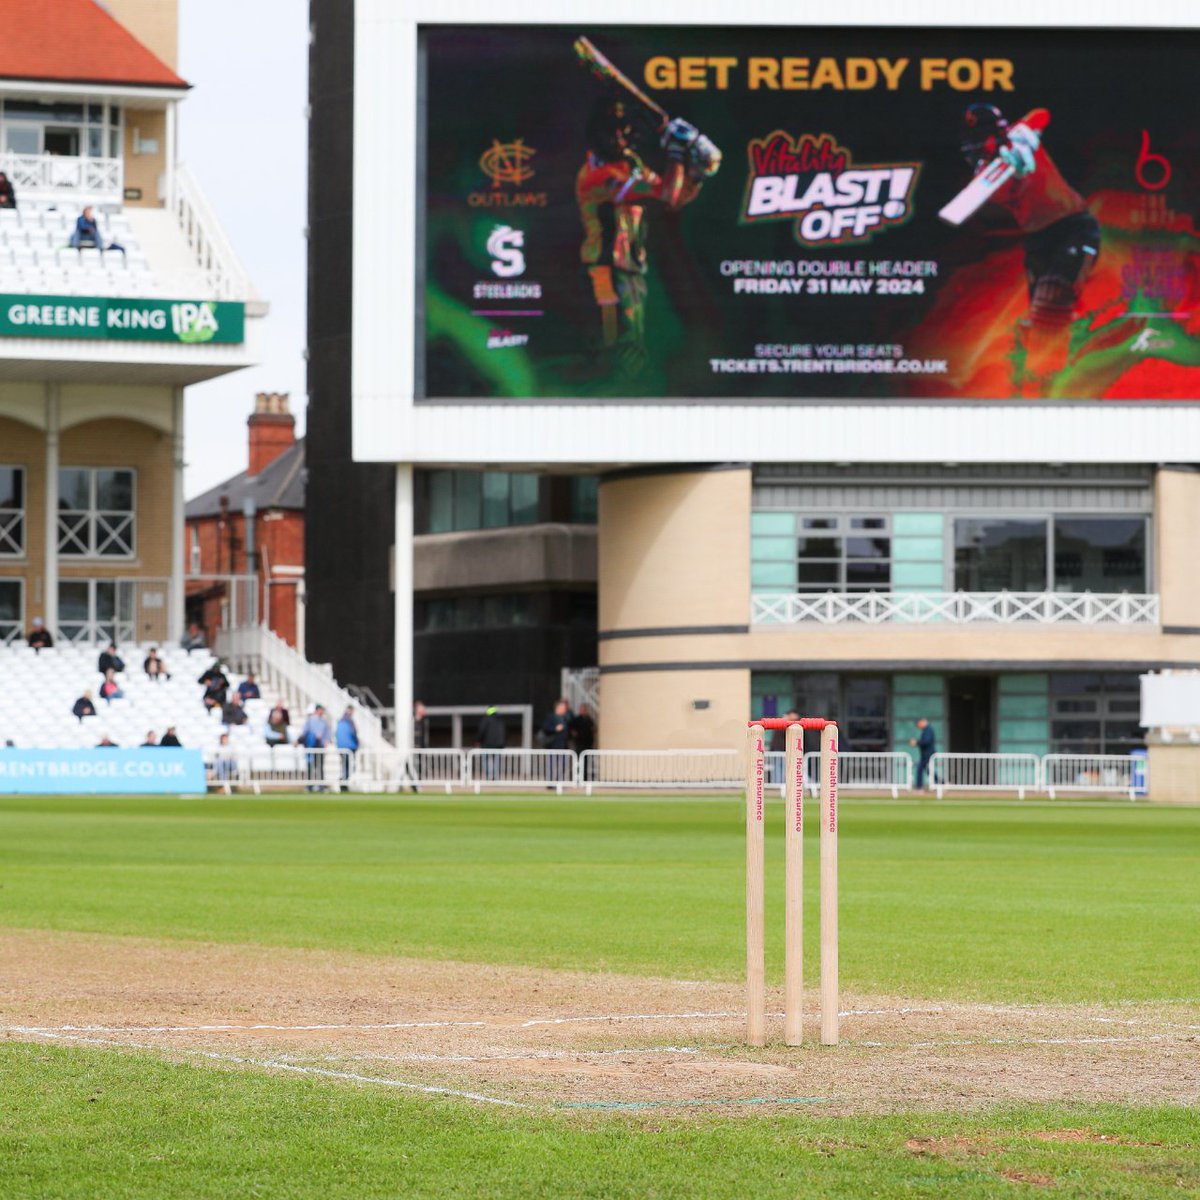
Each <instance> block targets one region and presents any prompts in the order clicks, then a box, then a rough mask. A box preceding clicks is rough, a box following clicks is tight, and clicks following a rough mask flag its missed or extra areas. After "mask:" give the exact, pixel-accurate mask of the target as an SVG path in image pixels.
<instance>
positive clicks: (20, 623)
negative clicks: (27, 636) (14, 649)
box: [0, 579, 25, 646]
mask: <svg viewBox="0 0 1200 1200" xmlns="http://www.w3.org/2000/svg"><path fill="white" fill-rule="evenodd" d="M24 600H25V585H24V582H23V581H22V580H20V579H0V646H7V645H8V644H9V643H10V642H15V641H19V640H20V639H21V637H23V636H24V633H25V613H24V607H25V605H24Z"/></svg>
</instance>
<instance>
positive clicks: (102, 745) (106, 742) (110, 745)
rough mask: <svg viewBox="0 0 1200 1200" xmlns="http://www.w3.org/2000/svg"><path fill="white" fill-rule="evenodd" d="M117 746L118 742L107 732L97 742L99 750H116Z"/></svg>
mask: <svg viewBox="0 0 1200 1200" xmlns="http://www.w3.org/2000/svg"><path fill="white" fill-rule="evenodd" d="M116 748H117V743H116V742H114V741H113V740H112V738H110V737H109V736H108V734H107V733H106V734H105V735H104V736H103V737H102V738H101V739H100V740H99V741H98V742H97V743H96V749H97V750H115V749H116Z"/></svg>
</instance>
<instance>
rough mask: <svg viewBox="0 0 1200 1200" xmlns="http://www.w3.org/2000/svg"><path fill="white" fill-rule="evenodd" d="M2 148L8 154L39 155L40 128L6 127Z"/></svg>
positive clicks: (40, 149)
mask: <svg viewBox="0 0 1200 1200" xmlns="http://www.w3.org/2000/svg"><path fill="white" fill-rule="evenodd" d="M4 148H5V150H7V151H8V152H9V153H10V154H41V152H42V130H41V127H40V126H38V125H6V126H5V128H4Z"/></svg>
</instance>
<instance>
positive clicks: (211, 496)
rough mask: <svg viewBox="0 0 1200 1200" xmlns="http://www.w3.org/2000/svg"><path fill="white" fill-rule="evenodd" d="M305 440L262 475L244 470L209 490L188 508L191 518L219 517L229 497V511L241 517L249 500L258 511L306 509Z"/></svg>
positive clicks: (285, 453) (298, 440) (265, 468)
mask: <svg viewBox="0 0 1200 1200" xmlns="http://www.w3.org/2000/svg"><path fill="white" fill-rule="evenodd" d="M305 483H306V477H305V471H304V439H303V438H298V439H297V440H296V443H295V445H293V446H289V447H288V448H287V449H286V450H285V451H284V452H283V453H282V454H281V455H280V456H279V457H278V458H277V459H275V460H274V461H273V462H270V463H268V464H267V466H265V467H264V468H263V470H262V471H261V472H260V473H259V474H258V475H251V474H250V473H249V472H248V471H243V472H242V473H241V474H240V475H235V476H233V478H232V479H227V480H225V482H224V483H219V484H217V486H216V487H215V488H209V490H208V491H207V492H203V493H202V494H201V495H199V496H197V497H196V498H195V499H194V500H189V501H188V502H187V505H186V507H185V510H184V511H185V513H186V515H187V519H188V520H191V519H192V518H194V517H215V516H216V515H217V514H219V513H220V511H221V497H222V496H228V497H229V511H230V512H231V513H234V514H237V513H240V512H241V511H242V506H243V505H244V504H245V502H246V500H247V499H253V500H254V504H255V507H256V509H257V511H258V512H260V513H261V512H266V511H267V510H268V509H272V508H291V509H300V510H303V509H304V488H305Z"/></svg>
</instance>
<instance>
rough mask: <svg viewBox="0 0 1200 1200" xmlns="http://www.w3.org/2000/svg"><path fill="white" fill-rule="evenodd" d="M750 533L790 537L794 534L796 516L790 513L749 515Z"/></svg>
mask: <svg viewBox="0 0 1200 1200" xmlns="http://www.w3.org/2000/svg"><path fill="white" fill-rule="evenodd" d="M750 532H751V533H756V534H757V533H765V534H786V535H788V536H791V535H792V534H794V533H795V532H796V516H795V514H794V513H790V512H756V513H751V514H750Z"/></svg>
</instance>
